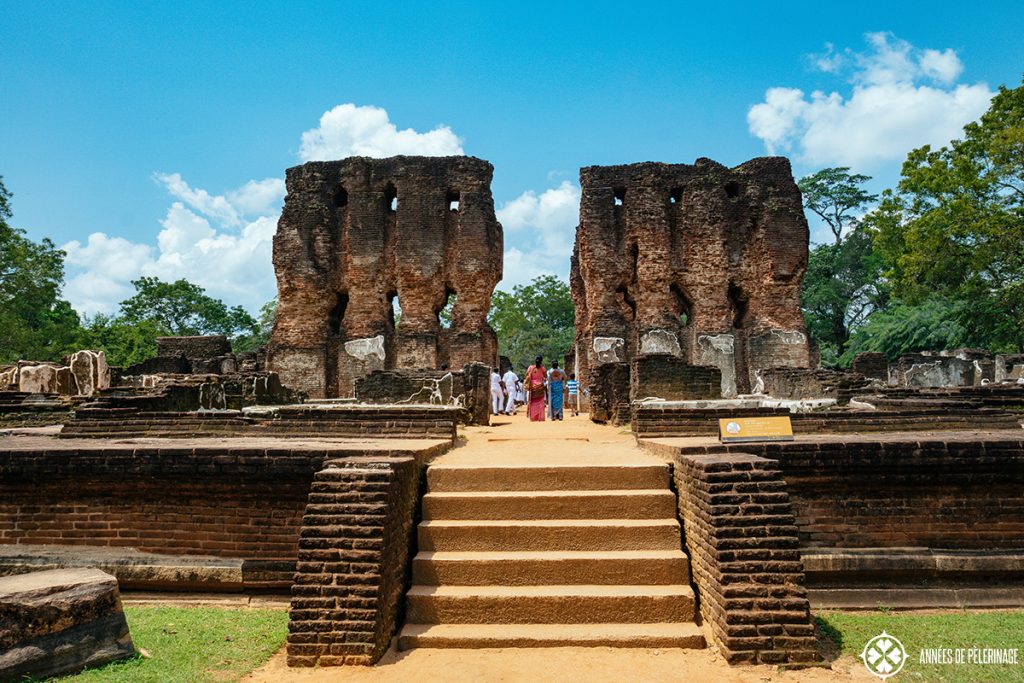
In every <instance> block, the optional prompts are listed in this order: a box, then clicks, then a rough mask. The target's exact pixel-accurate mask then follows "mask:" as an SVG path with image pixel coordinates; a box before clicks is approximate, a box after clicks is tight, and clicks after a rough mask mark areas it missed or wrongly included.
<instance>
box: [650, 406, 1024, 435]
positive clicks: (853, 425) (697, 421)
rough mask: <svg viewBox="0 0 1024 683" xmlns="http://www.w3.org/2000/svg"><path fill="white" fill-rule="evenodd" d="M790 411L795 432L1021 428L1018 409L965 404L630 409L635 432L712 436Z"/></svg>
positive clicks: (658, 407) (850, 432)
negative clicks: (729, 424)
mask: <svg viewBox="0 0 1024 683" xmlns="http://www.w3.org/2000/svg"><path fill="white" fill-rule="evenodd" d="M782 416H789V418H790V421H791V422H792V424H793V433H794V434H798V435H799V434H855V433H868V432H875V433H877V432H919V431H945V430H978V429H988V430H1002V429H1020V427H1021V417H1020V415H1018V414H1014V413H1009V412H1005V411H1000V410H985V409H979V410H970V409H966V408H916V409H903V410H900V409H891V410H878V411H846V412H844V411H819V412H811V413H790V412H789V411H788V410H787V409H785V408H728V409H726V408H705V409H694V408H682V407H676V406H672V405H671V404H665V403H641V404H637V405H635V406H634V409H633V433H634V434H635V435H636V437H637V438H640V439H643V438H656V437H661V436H664V437H669V436H717V435H718V420H719V419H721V418H735V417H782Z"/></svg>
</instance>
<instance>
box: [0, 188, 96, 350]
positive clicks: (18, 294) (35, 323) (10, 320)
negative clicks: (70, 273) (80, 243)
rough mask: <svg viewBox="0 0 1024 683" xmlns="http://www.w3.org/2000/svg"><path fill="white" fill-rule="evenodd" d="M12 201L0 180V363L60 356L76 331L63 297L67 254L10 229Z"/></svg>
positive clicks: (74, 317) (46, 241) (75, 317)
mask: <svg viewBox="0 0 1024 683" xmlns="http://www.w3.org/2000/svg"><path fill="white" fill-rule="evenodd" d="M10 200H11V193H10V192H9V191H8V190H7V188H6V186H4V184H3V177H2V176H0V362H10V361H15V360H18V359H19V358H51V357H53V356H59V355H60V354H61V353H63V352H64V351H65V350H66V347H67V345H68V344H69V343H70V342H71V340H72V338H73V337H74V335H75V332H76V330H77V327H78V314H77V313H75V311H74V310H73V309H72V308H71V305H70V304H69V303H68V302H67V301H64V300H63V299H62V298H61V288H62V287H63V285H64V252H63V251H61V250H60V249H58V248H57V247H56V246H55V245H54V243H53V242H51V241H50V240H49V239H43V240H41V241H40V242H33V241H32V240H31V239H29V238H28V237H27V236H26V234H25V231H24V230H19V229H17V228H13V227H11V226H10V225H9V224H8V222H7V221H8V220H9V219H10V218H11V217H12V215H13V214H12V211H11V203H10Z"/></svg>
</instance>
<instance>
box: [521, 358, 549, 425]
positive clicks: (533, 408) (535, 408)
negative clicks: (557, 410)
mask: <svg viewBox="0 0 1024 683" xmlns="http://www.w3.org/2000/svg"><path fill="white" fill-rule="evenodd" d="M547 384H548V371H547V370H546V369H545V368H544V359H543V358H542V357H540V356H537V359H536V360H535V361H534V363H533V365H531V366H530V367H529V368H527V370H526V398H527V401H529V403H528V406H529V407H528V409H527V415H529V416H530V422H543V421H544V403H545V401H544V399H545V390H546V388H547Z"/></svg>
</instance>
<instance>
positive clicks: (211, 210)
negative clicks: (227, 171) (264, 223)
mask: <svg viewBox="0 0 1024 683" xmlns="http://www.w3.org/2000/svg"><path fill="white" fill-rule="evenodd" d="M153 177H154V178H155V179H156V180H157V181H158V182H160V183H163V185H164V187H166V188H167V191H168V192H170V193H171V194H172V195H174V196H175V197H177V198H178V199H180V200H182V201H183V202H185V203H186V204H188V205H189V206H191V207H192V208H193V209H196V210H197V211H201V212H203V213H204V214H206V215H207V216H210V217H211V218H213V219H215V220H216V221H218V222H219V223H221V224H222V225H231V226H235V225H238V224H239V223H240V222H241V219H240V218H239V217H238V211H237V210H236V209H235V207H234V206H232V205H231V202H229V201H228V200H227V198H226V197H222V196H220V195H211V194H210V193H209V192H207V191H206V190H196V189H193V188H191V187H189V184H188V183H186V182H185V181H184V180H183V179H182V177H181V174H180V173H156V174H154V175H153Z"/></svg>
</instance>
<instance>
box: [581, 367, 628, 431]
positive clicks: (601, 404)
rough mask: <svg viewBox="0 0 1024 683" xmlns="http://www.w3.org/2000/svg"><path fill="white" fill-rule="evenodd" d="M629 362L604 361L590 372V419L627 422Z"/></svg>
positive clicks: (614, 422) (616, 423)
mask: <svg viewBox="0 0 1024 683" xmlns="http://www.w3.org/2000/svg"><path fill="white" fill-rule="evenodd" d="M629 375H630V372H629V363H604V364H602V365H598V366H597V367H596V368H594V369H593V371H592V372H591V374H590V419H591V420H593V421H594V422H610V423H611V424H615V425H620V424H627V423H628V422H629V420H630V411H629V385H630V380H629Z"/></svg>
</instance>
